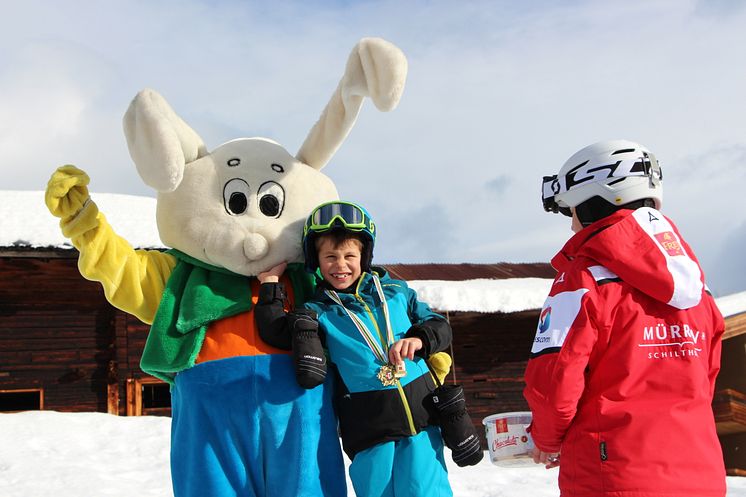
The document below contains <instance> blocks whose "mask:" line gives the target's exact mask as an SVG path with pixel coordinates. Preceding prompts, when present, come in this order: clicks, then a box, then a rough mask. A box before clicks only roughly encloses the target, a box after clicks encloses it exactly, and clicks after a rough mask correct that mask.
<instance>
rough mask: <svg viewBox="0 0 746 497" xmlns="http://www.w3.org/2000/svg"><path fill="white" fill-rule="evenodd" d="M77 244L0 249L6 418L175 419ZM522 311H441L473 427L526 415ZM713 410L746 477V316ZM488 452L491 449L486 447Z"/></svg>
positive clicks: (531, 326) (545, 267)
mask: <svg viewBox="0 0 746 497" xmlns="http://www.w3.org/2000/svg"><path fill="white" fill-rule="evenodd" d="M77 255H78V253H77V251H76V250H74V249H72V248H70V247H69V246H68V247H59V246H49V247H33V246H29V245H28V244H25V243H23V242H19V243H17V244H13V245H11V246H8V245H5V246H2V244H0V275H1V276H0V412H15V411H24V410H56V411H68V412H83V411H98V412H108V413H111V414H115V415H145V414H160V415H168V414H170V394H169V389H168V385H167V384H165V383H163V382H162V381H160V380H157V379H155V378H153V377H150V376H148V375H146V374H144V373H143V372H142V371H141V370H140V368H139V362H140V356H141V354H142V350H143V347H144V344H145V340H146V337H147V333H148V329H149V327H148V326H147V325H144V324H143V323H141V322H140V321H139V320H138V319H137V318H135V317H133V316H131V315H129V314H127V313H124V312H122V311H119V310H118V309H115V308H113V307H112V306H111V305H110V304H109V303H108V302H107V301H106V299H105V298H104V294H103V290H102V289H101V287H100V285H99V284H98V283H95V282H90V281H86V280H85V279H83V278H82V277H81V276H80V274H79V272H78V269H77ZM386 268H387V269H388V270H389V272H390V273H391V275H392V276H393V277H395V278H399V279H404V280H407V281H415V280H420V281H421V280H446V281H464V280H472V279H496V280H504V279H512V278H549V279H551V278H553V277H554V274H555V273H554V270H553V269H552V268H551V266H550V265H549V264H510V263H501V264H390V265H386ZM540 306H541V304H538V305H536V308H535V309H530V310H523V311H519V312H463V311H449V310H443V309H437V307H436V310H439V311H441V312H442V313H443V314H445V315H446V316H447V318H448V319H449V321H450V323H451V326H452V327H453V330H454V340H453V346H452V349H451V355H452V357H453V359H454V367H453V369H452V372H451V374H450V376H449V379H448V381H449V382H453V383H459V384H461V385H463V387H464V390H465V392H466V395H467V402H468V405H469V409H470V413H471V416H472V420H473V421H474V423H475V425H477V428H478V433H480V434H482V435H483V434H484V429H483V427H482V423H481V420H482V419H483V418H484V417H486V416H488V415H491V414H494V413H498V412H506V411H522V410H527V407H528V406H527V404H526V402H525V400H524V398H523V395H522V391H523V388H524V380H523V371H524V369H525V367H526V363H527V360H528V354H529V351H530V349H531V344H532V340H533V337H534V333H535V329H536V323H537V320H538V314H539V307H540ZM726 325H727V332H726V335H725V338H724V342H723V358H722V371H721V374H720V376H719V378H718V383H717V393H716V396H715V401H714V411H715V415H716V421H717V426H718V433H719V435H720V437H721V442H722V445H723V451H724V454H725V460H726V466H727V467H728V471H729V474H732V475H736V474H739V475H746V360H744V359H746V358H745V357H744V355H746V312H743V310H742V311H741V312H740V313H735V314H733V315H729V316H727V318H726ZM483 444H484V446H485V447H486V441H484V439H483Z"/></svg>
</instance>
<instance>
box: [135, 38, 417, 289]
mask: <svg viewBox="0 0 746 497" xmlns="http://www.w3.org/2000/svg"><path fill="white" fill-rule="evenodd" d="M406 74H407V61H406V59H405V57H404V54H403V53H402V52H401V50H399V49H398V48H397V47H396V46H394V45H392V44H391V43H389V42H387V41H384V40H381V39H378V38H365V39H362V40H361V41H360V42H359V43H358V44H357V45H355V47H354V48H353V50H352V53H351V54H350V57H349V59H348V61H347V66H346V69H345V72H344V75H343V76H342V79H341V81H340V82H339V85H338V86H337V89H336V90H335V92H334V94H333V95H332V97H331V100H330V101H329V103H328V104H327V105H326V108H325V109H324V111H323V112H322V114H321V117H320V118H319V120H318V122H316V124H315V125H314V126H313V127H312V128H311V130H310V132H309V133H308V136H307V137H306V140H305V141H304V143H303V145H302V146H301V148H300V150H299V151H298V153H297V154H296V155H295V156H293V155H291V154H290V153H288V151H287V150H285V149H284V148H283V147H282V146H281V145H280V144H278V143H276V142H274V141H272V140H270V139H266V138H239V139H236V140H231V141H229V142H227V143H224V144H223V145H220V146H219V147H217V148H216V149H215V150H212V151H208V150H207V148H206V147H205V144H204V142H203V141H202V139H201V138H200V137H199V135H198V134H197V133H196V132H195V131H194V130H193V129H192V128H191V127H189V125H187V124H186V123H185V122H184V121H183V120H182V119H181V118H180V117H179V116H178V115H176V113H175V112H174V110H173V109H172V108H171V106H170V105H169V104H168V102H166V100H165V99H164V98H163V97H162V96H161V95H159V94H158V93H156V92H155V91H153V90H149V89H146V90H143V91H141V92H140V93H138V94H137V96H136V97H135V98H134V99H133V100H132V103H131V104H130V106H129V109H128V110H127V113H126V114H125V116H124V131H125V135H126V137H127V145H128V147H129V151H130V155H131V156H132V159H133V161H134V162H135V165H136V166H137V171H138V173H139V174H140V177H141V178H142V179H143V181H144V182H145V183H146V184H147V185H148V186H150V187H152V188H154V189H155V190H156V191H157V192H158V207H157V214H156V216H157V221H158V231H159V234H160V236H161V240H162V241H163V243H165V244H166V245H168V246H170V247H173V248H175V249H178V250H180V251H182V252H184V253H186V254H188V255H190V256H192V257H194V258H195V259H198V260H200V261H202V262H205V263H207V264H210V265H213V266H218V267H222V268H225V269H228V270H230V271H232V272H234V273H237V274H242V275H246V276H253V275H257V274H258V273H260V272H262V271H266V270H267V269H269V268H271V267H273V266H275V265H277V264H279V263H280V262H283V261H288V262H299V261H301V260H302V256H303V250H302V247H301V235H302V230H303V222H304V221H305V219H306V217H307V216H308V214H309V213H310V212H311V210H312V209H313V208H314V207H316V206H317V205H319V204H321V203H322V202H326V201H330V200H335V199H337V198H338V194H337V190H336V188H335V186H334V183H333V182H332V181H331V180H330V179H329V178H328V177H327V176H325V175H324V174H323V173H321V169H322V168H323V167H324V166H325V165H326V164H327V162H329V160H330V159H331V158H332V156H333V155H334V153H335V152H336V151H337V149H338V148H339V146H340V145H341V144H342V142H343V141H344V140H345V138H346V137H347V135H348V133H349V132H350V130H351V129H352V127H353V125H354V124H355V120H356V118H357V115H358V113H359V111H360V107H361V106H362V103H363V99H364V98H365V97H369V98H370V99H371V100H372V101H373V103H374V104H375V105H376V107H377V108H378V109H379V110H381V111H389V110H392V109H394V108H395V107H396V105H397V104H398V102H399V98H400V97H401V94H402V91H403V90H404V83H405V80H406Z"/></svg>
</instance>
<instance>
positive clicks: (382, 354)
mask: <svg viewBox="0 0 746 497" xmlns="http://www.w3.org/2000/svg"><path fill="white" fill-rule="evenodd" d="M372 277H373V282H374V283H375V285H376V291H377V293H378V298H379V300H380V301H381V308H382V310H383V316H384V318H385V321H386V323H385V324H386V336H385V338H384V336H383V335H382V334H381V331H380V330H379V328H378V326H377V325H376V322H375V321H373V325H374V326H375V327H376V332H377V335H378V339H376V338H375V337H374V336H373V333H371V331H370V330H369V329H368V327H367V326H366V325H365V323H364V322H363V321H362V319H360V317H359V316H357V315H356V314H353V313H352V312H350V310H349V309H347V307H345V305H344V304H343V303H342V299H340V298H339V295H338V294H337V292H335V291H334V290H326V294H327V295H328V296H329V298H331V299H332V300H333V301H334V302H336V303H337V304H339V305H340V306H341V307H342V309H344V310H345V312H347V315H348V316H349V318H350V320H352V322H353V323H354V325H355V327H356V328H357V330H358V331H359V332H360V335H362V337H363V340H364V341H365V343H366V344H367V345H368V347H369V348H370V350H371V351H372V352H373V355H375V356H376V359H378V361H379V362H380V363H382V366H381V367H380V368H379V369H378V373H377V374H376V377H377V378H378V380H379V381H380V382H381V384H382V385H383V386H385V387H390V386H394V385H396V382H397V381H398V380H399V378H403V377H404V376H406V374H407V370H406V368H405V367H404V363H402V364H398V365H396V366H395V365H393V364H391V363H390V362H389V359H388V350H389V347H390V346H391V345H392V344H393V343H394V332H393V330H392V327H391V319H390V318H389V306H388V303H387V302H386V296H385V295H384V293H383V288H382V287H381V282H380V280H379V279H378V276H377V275H375V274H374V275H372ZM384 346H385V347H386V350H385V351H384V349H383V347H384Z"/></svg>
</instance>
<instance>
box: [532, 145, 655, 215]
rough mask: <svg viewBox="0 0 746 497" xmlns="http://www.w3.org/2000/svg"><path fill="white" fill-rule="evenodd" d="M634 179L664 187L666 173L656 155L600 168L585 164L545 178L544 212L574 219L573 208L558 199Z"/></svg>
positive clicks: (619, 161) (643, 155)
mask: <svg viewBox="0 0 746 497" xmlns="http://www.w3.org/2000/svg"><path fill="white" fill-rule="evenodd" d="M560 173H562V171H560ZM632 176H637V177H647V178H648V179H649V181H650V186H651V187H652V186H653V185H660V182H661V181H662V180H663V171H662V169H661V167H660V164H659V163H658V161H657V160H656V158H655V156H654V155H653V154H651V153H649V152H642V154H641V156H636V157H632V158H627V159H622V160H618V161H617V162H608V161H604V162H602V163H600V164H599V163H593V162H591V161H585V162H583V163H582V164H580V165H578V166H576V167H574V168H572V169H571V170H570V171H568V172H567V173H566V174H560V175H556V174H555V175H552V176H544V178H543V180H542V184H541V200H542V204H543V205H544V210H545V211H547V212H554V213H557V212H559V213H560V214H564V215H565V216H568V217H572V211H571V210H570V207H569V206H567V205H566V204H565V205H560V204H559V202H558V201H557V195H559V194H564V193H566V192H568V191H571V190H574V189H576V188H579V187H584V186H586V185H589V184H593V183H598V182H606V183H607V184H613V182H616V181H622V180H623V179H624V178H627V177H632ZM609 182H612V183H609Z"/></svg>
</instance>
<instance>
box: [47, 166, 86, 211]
mask: <svg viewBox="0 0 746 497" xmlns="http://www.w3.org/2000/svg"><path fill="white" fill-rule="evenodd" d="M89 182H90V178H89V177H88V175H87V174H86V173H85V172H84V171H81V170H80V169H78V168H77V167H75V166H70V165H68V166H62V167H60V168H59V169H57V170H56V171H55V172H54V174H53V175H52V177H51V178H50V179H49V183H47V192H46V194H45V195H44V201H45V202H46V204H47V208H48V209H49V212H51V213H52V215H53V216H55V217H59V218H62V219H69V218H71V217H75V215H76V214H78V212H80V210H81V209H82V208H83V206H84V205H85V203H86V201H88V200H89V199H90V196H89V195H88V183H89Z"/></svg>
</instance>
